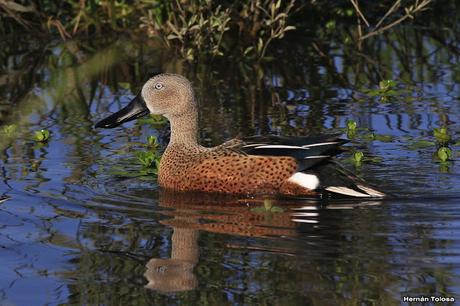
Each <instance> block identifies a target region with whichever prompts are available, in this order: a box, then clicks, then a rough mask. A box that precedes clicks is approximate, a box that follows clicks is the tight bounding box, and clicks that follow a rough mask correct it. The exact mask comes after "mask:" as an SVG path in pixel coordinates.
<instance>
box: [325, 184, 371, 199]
mask: <svg viewBox="0 0 460 306" xmlns="http://www.w3.org/2000/svg"><path fill="white" fill-rule="evenodd" d="M325 189H326V190H327V191H330V192H334V193H339V194H343V195H347V196H351V197H360V198H370V197H372V196H371V195H369V194H367V193H362V192H358V191H356V190H353V189H351V188H348V187H339V186H329V187H326V188H325Z"/></svg>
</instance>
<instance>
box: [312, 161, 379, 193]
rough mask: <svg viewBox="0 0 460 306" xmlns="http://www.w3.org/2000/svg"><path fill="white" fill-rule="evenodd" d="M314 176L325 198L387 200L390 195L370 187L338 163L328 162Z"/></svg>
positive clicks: (315, 170)
mask: <svg viewBox="0 0 460 306" xmlns="http://www.w3.org/2000/svg"><path fill="white" fill-rule="evenodd" d="M306 174H310V175H314V176H316V177H317V178H318V180H319V186H318V188H317V189H318V190H319V191H321V193H322V196H323V197H331V198H337V197H343V196H346V197H354V198H385V197H387V196H388V195H387V194H385V193H384V192H382V191H380V190H378V189H377V188H375V187H373V186H370V185H369V184H367V183H366V182H365V181H364V180H362V179H360V178H359V177H357V176H356V175H354V174H352V173H351V172H349V171H348V170H346V169H345V168H343V167H342V166H340V165H339V164H338V163H336V162H333V161H327V162H325V163H323V164H320V165H318V166H317V167H315V169H314V172H307V173H306Z"/></svg>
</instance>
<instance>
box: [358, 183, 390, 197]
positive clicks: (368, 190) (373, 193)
mask: <svg viewBox="0 0 460 306" xmlns="http://www.w3.org/2000/svg"><path fill="white" fill-rule="evenodd" d="M357 186H358V188H359V189H361V190H362V191H365V192H366V193H368V194H370V195H371V196H374V197H384V196H385V194H384V193H381V192H380V191H377V190H375V189H373V188H371V187H368V186H363V185H357Z"/></svg>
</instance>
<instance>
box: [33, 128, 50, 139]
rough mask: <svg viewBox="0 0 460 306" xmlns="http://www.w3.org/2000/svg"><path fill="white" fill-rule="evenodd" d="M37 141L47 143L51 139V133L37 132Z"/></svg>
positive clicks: (46, 131)
mask: <svg viewBox="0 0 460 306" xmlns="http://www.w3.org/2000/svg"><path fill="white" fill-rule="evenodd" d="M34 135H35V140H36V141H38V142H46V141H48V139H49V137H50V132H49V131H48V130H40V131H35V133H34Z"/></svg>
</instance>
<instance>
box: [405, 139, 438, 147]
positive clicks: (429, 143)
mask: <svg viewBox="0 0 460 306" xmlns="http://www.w3.org/2000/svg"><path fill="white" fill-rule="evenodd" d="M435 145H436V143H435V142H434V141H429V140H424V139H421V140H417V141H412V142H410V143H409V144H408V145H407V148H408V149H410V150H417V149H424V148H429V147H434V146H435Z"/></svg>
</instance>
